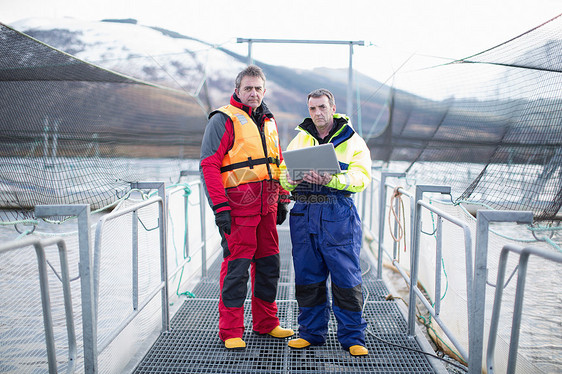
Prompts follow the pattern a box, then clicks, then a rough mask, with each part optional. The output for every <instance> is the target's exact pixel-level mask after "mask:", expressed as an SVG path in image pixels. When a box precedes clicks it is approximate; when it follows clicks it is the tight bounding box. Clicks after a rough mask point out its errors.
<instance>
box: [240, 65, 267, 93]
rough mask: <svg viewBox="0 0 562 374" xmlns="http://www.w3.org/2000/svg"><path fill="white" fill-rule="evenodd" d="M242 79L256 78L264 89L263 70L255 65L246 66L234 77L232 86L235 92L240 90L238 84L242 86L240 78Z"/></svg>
mask: <svg viewBox="0 0 562 374" xmlns="http://www.w3.org/2000/svg"><path fill="white" fill-rule="evenodd" d="M244 77H258V78H261V79H262V80H263V85H264V88H265V74H264V73H263V70H262V69H261V68H260V67H259V66H257V65H248V66H247V67H246V68H245V69H244V70H242V71H241V72H240V73H238V75H237V76H236V80H235V81H234V85H235V87H236V89H237V90H239V89H240V84H242V78H244Z"/></svg>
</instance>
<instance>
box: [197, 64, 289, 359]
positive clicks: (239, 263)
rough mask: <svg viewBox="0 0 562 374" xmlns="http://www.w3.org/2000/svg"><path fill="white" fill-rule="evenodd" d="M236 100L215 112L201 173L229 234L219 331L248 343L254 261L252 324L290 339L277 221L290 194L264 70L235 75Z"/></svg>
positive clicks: (238, 344)
mask: <svg viewBox="0 0 562 374" xmlns="http://www.w3.org/2000/svg"><path fill="white" fill-rule="evenodd" d="M235 87H236V88H235V90H234V94H233V95H232V97H231V98H230V104H229V105H226V106H223V107H221V108H219V109H217V110H215V111H213V112H212V113H211V114H210V115H209V123H208V124H207V127H206V129H205V134H204V136H203V142H202V144H201V163H200V171H201V174H202V179H203V181H204V184H205V188H206V192H207V198H208V199H209V203H210V205H211V207H212V208H213V211H214V213H215V222H216V224H217V226H218V227H219V232H220V234H221V237H222V243H221V244H222V247H223V262H222V265H221V273H220V299H219V337H220V339H221V340H222V341H224V344H225V347H226V348H227V349H244V348H245V347H246V343H245V342H244V341H243V340H242V335H243V333H244V300H245V298H246V293H247V282H248V269H249V268H250V266H251V272H250V274H251V282H252V291H253V292H252V319H253V330H254V331H255V332H256V333H258V334H269V335H271V336H273V337H276V338H286V337H289V336H292V335H293V334H294V332H293V330H291V329H284V328H282V327H281V326H279V318H278V317H277V304H276V303H275V298H276V296H277V284H278V282H279V268H280V266H279V264H280V261H279V240H278V236H277V228H276V226H275V224H281V223H283V221H284V220H285V218H286V216H287V208H286V203H288V201H289V200H288V193H287V191H285V190H284V189H282V187H281V186H280V184H279V164H280V163H281V161H282V160H283V159H282V155H281V146H280V144H279V135H278V131H277V124H276V123H275V119H274V117H273V114H272V113H271V112H270V111H269V109H268V108H267V106H266V105H265V103H263V102H262V100H263V96H264V94H265V75H264V74H263V72H262V70H261V69H260V68H259V67H257V66H255V65H250V66H248V67H247V68H246V69H244V70H242V71H241V72H240V73H239V74H238V76H237V77H236V81H235Z"/></svg>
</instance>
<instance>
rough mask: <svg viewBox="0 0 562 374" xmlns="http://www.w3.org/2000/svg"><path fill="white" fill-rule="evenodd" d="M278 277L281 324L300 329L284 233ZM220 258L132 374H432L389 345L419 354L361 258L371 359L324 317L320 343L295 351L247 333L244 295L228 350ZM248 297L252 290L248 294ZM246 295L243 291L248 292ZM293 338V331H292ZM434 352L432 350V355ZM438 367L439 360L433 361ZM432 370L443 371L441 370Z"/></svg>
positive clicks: (421, 361)
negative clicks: (237, 337)
mask: <svg viewBox="0 0 562 374" xmlns="http://www.w3.org/2000/svg"><path fill="white" fill-rule="evenodd" d="M279 239H280V247H281V279H280V283H279V287H278V297H277V300H278V302H277V304H278V308H279V312H278V316H279V319H280V320H281V326H283V327H290V328H293V329H294V330H295V331H297V330H298V322H297V316H298V306H297V302H296V300H295V299H294V277H293V272H292V270H293V267H292V258H291V250H290V248H291V245H290V239H289V232H288V231H287V230H284V229H283V228H282V229H280V230H279ZM221 260H222V258H220V256H219V258H218V259H217V261H215V263H213V264H212V265H211V266H210V268H209V270H208V278H206V279H204V280H202V281H201V282H200V283H199V284H198V285H197V286H196V287H195V289H194V290H193V294H194V295H195V296H196V298H194V299H187V300H186V301H185V302H184V303H183V305H182V306H181V307H180V309H179V310H178V311H177V313H176V315H175V316H174V317H173V318H172V320H171V327H170V331H169V332H166V333H162V334H161V335H160V337H159V338H158V339H157V341H156V342H155V343H154V345H153V346H152V348H151V349H150V351H149V352H148V353H147V355H146V356H145V357H144V358H143V360H142V361H141V363H140V364H139V365H138V366H137V367H136V369H135V371H134V373H138V374H141V373H267V374H276V373H291V374H301V373H302V374H305V373H435V372H436V369H435V368H434V367H432V364H431V363H430V362H429V361H428V359H427V357H426V356H425V355H423V354H421V353H417V352H414V351H410V350H407V349H404V348H400V347H396V346H394V345H389V344H387V343H384V342H382V341H380V340H379V339H377V338H375V337H374V336H373V335H372V334H374V335H376V336H377V337H379V338H381V339H383V340H384V341H387V342H390V343H392V344H396V345H400V346H405V347H409V348H413V349H417V350H423V348H421V347H420V345H419V344H418V342H417V340H416V339H411V338H408V336H407V334H406V331H407V324H406V320H405V319H404V317H403V315H402V313H401V312H400V310H399V307H398V304H397V303H398V301H395V300H394V301H386V300H385V296H386V295H387V294H388V293H389V291H388V289H387V287H386V285H385V284H384V282H382V281H381V280H377V279H376V272H375V271H374V269H375V268H374V266H375V265H374V264H371V262H370V261H369V260H368V259H367V258H366V257H365V258H362V260H361V267H362V269H363V273H364V274H363V288H364V293H365V298H366V300H367V302H366V305H365V309H364V316H365V319H366V320H367V322H368V323H369V327H368V330H369V332H370V333H368V334H366V345H367V348H368V349H369V355H368V356H364V357H353V356H351V355H350V354H349V352H347V351H344V350H343V349H342V348H341V346H340V344H339V342H338V341H337V338H336V321H335V318H334V317H333V314H332V318H331V320H330V325H329V336H328V340H327V342H326V344H325V345H323V346H321V347H310V348H307V349H304V350H293V349H291V348H289V347H288V346H287V343H286V341H287V340H286V339H285V340H279V339H275V338H273V337H270V336H268V335H257V334H255V333H253V332H252V331H251V313H250V301H249V297H248V298H247V300H246V303H245V308H244V309H245V316H244V324H245V325H246V326H247V329H246V332H245V334H244V341H245V342H246V345H247V347H246V349H245V350H244V351H234V352H232V351H227V350H226V349H225V348H224V345H223V343H222V342H221V341H220V339H219V337H218V324H219V321H218V294H219V281H218V278H219V277H218V274H219V270H220V262H221ZM248 292H250V291H248ZM248 295H249V294H248ZM297 335H298V331H297ZM431 353H432V352H431ZM437 364H439V363H437ZM437 371H438V372H446V371H444V369H443V367H440V369H438V370H437Z"/></svg>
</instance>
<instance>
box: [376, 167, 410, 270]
mask: <svg viewBox="0 0 562 374" xmlns="http://www.w3.org/2000/svg"><path fill="white" fill-rule="evenodd" d="M404 176H406V174H405V173H394V172H388V171H382V172H381V184H380V189H379V248H378V250H379V253H378V258H377V279H382V257H383V246H384V213H385V212H386V178H390V177H395V178H401V177H404Z"/></svg>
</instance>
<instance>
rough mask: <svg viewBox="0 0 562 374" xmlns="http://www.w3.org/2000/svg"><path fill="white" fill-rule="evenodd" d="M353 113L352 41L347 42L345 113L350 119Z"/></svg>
mask: <svg viewBox="0 0 562 374" xmlns="http://www.w3.org/2000/svg"><path fill="white" fill-rule="evenodd" d="M352 113H353V43H352V42H349V68H348V72H347V109H346V114H347V115H348V117H349V118H350V119H351V117H352Z"/></svg>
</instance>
